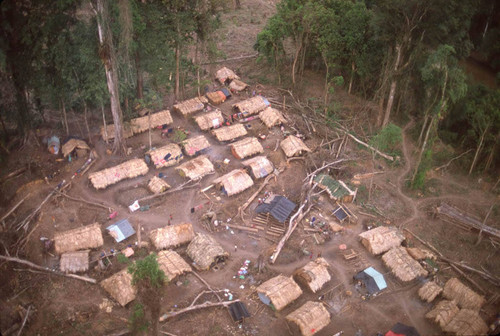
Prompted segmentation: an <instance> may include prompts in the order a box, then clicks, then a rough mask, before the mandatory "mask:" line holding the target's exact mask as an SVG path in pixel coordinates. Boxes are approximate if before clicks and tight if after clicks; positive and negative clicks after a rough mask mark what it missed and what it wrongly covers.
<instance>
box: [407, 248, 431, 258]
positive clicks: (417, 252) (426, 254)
mask: <svg viewBox="0 0 500 336" xmlns="http://www.w3.org/2000/svg"><path fill="white" fill-rule="evenodd" d="M406 252H408V254H409V255H411V257H412V258H413V259H415V260H425V259H430V260H436V258H437V257H436V256H435V255H434V254H433V253H432V252H431V251H429V250H426V249H423V248H419V247H407V248H406Z"/></svg>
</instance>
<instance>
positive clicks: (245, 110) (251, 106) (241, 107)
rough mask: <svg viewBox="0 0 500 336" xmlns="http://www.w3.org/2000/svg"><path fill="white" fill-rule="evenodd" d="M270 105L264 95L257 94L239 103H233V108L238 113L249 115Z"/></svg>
mask: <svg viewBox="0 0 500 336" xmlns="http://www.w3.org/2000/svg"><path fill="white" fill-rule="evenodd" d="M268 106H269V102H268V101H267V99H266V98H264V97H262V96H255V97H252V98H249V99H246V100H243V101H240V102H239V103H236V104H233V109H235V110H236V112H238V113H242V114H243V116H245V117H247V116H250V115H252V114H256V113H259V112H260V111H262V110H264V109H265V108H266V107H268Z"/></svg>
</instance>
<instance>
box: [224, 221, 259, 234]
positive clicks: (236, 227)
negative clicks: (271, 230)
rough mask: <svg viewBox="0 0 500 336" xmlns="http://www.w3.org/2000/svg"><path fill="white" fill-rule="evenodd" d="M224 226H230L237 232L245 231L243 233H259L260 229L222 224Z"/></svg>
mask: <svg viewBox="0 0 500 336" xmlns="http://www.w3.org/2000/svg"><path fill="white" fill-rule="evenodd" d="M222 225H226V226H229V227H230V228H232V229H237V230H243V231H248V232H254V233H257V232H259V230H258V229H254V228H251V227H247V226H242V225H237V224H228V223H226V224H222Z"/></svg>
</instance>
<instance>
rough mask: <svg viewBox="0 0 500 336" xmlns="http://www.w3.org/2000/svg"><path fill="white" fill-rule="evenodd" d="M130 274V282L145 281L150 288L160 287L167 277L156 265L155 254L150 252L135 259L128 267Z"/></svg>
mask: <svg viewBox="0 0 500 336" xmlns="http://www.w3.org/2000/svg"><path fill="white" fill-rule="evenodd" d="M128 272H129V273H130V274H132V284H137V283H139V282H142V283H146V284H147V285H148V286H150V287H152V288H160V287H161V286H162V285H163V283H164V282H165V281H168V279H167V278H166V277H165V273H164V272H163V271H162V270H161V269H160V267H159V265H158V260H157V255H156V254H154V253H152V254H150V255H148V256H147V257H145V258H144V259H142V260H137V261H136V262H135V263H133V264H131V265H130V266H129V267H128Z"/></svg>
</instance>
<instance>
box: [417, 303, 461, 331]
mask: <svg viewBox="0 0 500 336" xmlns="http://www.w3.org/2000/svg"><path fill="white" fill-rule="evenodd" d="M459 311H460V308H458V306H457V304H456V303H455V301H448V300H441V301H439V302H438V303H437V304H436V305H435V306H434V308H433V309H432V310H431V311H430V312H428V313H427V314H425V317H426V318H428V319H429V320H433V321H434V322H436V323H437V324H439V326H440V327H441V329H443V328H444V327H446V325H447V324H448V323H450V322H451V320H453V318H454V317H455V315H457V314H458V312H459Z"/></svg>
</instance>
